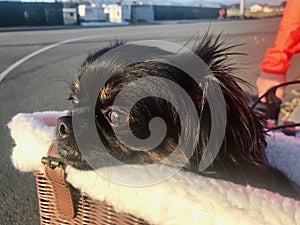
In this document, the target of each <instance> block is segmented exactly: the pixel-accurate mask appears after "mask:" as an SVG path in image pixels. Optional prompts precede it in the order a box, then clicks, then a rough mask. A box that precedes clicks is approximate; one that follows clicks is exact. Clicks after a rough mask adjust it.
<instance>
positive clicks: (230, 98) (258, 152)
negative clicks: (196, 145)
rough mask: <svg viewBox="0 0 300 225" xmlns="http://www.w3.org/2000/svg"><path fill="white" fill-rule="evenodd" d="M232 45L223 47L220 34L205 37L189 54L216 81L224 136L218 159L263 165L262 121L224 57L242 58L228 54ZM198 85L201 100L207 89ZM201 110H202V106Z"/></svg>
mask: <svg viewBox="0 0 300 225" xmlns="http://www.w3.org/2000/svg"><path fill="white" fill-rule="evenodd" d="M236 46H237V45H232V46H228V45H227V46H226V44H225V42H224V41H221V36H220V35H219V36H216V37H214V36H212V35H208V34H207V35H205V37H204V39H203V40H201V41H198V42H197V43H196V44H195V45H194V48H193V51H194V53H195V54H197V55H198V56H199V57H200V58H201V59H202V60H203V61H204V62H205V63H206V64H207V66H208V68H209V69H210V71H211V72H212V74H213V75H212V76H208V77H207V78H208V80H209V79H213V80H214V81H216V82H217V84H218V85H219V87H220V88H221V90H222V93H223V96H224V100H225V104H226V106H225V107H226V117H227V125H226V133H225V138H224V142H223V145H222V148H223V149H221V150H220V152H219V156H220V157H221V158H231V160H232V161H233V162H236V163H237V164H239V162H240V163H247V162H248V163H249V164H250V165H253V164H265V161H266V159H265V154H264V149H265V146H266V142H265V137H264V125H265V121H264V120H263V119H262V118H261V117H260V115H259V114H258V113H257V112H256V111H255V110H254V109H252V108H250V107H249V106H248V104H247V101H246V96H245V92H244V91H243V90H242V88H241V87H240V86H239V84H238V83H243V84H246V85H247V84H248V83H247V82H246V81H244V80H242V79H240V78H238V77H237V76H235V75H234V73H237V69H235V66H234V64H232V63H229V62H228V60H227V59H228V56H231V55H243V54H241V53H235V52H233V51H232V49H234V47H236ZM204 82H205V81H204ZM248 85H250V84H248ZM201 86H202V87H204V88H203V90H202V91H203V96H204V98H205V96H206V92H207V91H209V90H208V89H205V87H206V86H207V85H201ZM207 102H208V101H203V103H204V104H209V103H207ZM203 107H204V108H205V106H203ZM206 108H207V110H206V111H209V107H206ZM205 113H208V114H209V112H203V115H204V114H205ZM206 115H207V114H206ZM202 119H204V118H202ZM201 132H202V131H201ZM204 132H205V131H204ZM208 135H209V134H208Z"/></svg>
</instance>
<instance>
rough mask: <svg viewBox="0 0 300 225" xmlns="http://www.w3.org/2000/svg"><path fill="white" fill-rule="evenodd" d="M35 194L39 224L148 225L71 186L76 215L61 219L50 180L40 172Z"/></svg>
mask: <svg viewBox="0 0 300 225" xmlns="http://www.w3.org/2000/svg"><path fill="white" fill-rule="evenodd" d="M34 175H35V177H36V186H37V194H38V199H39V209H40V222H41V225H46V224H51V225H56V224H60V225H81V224H82V225H86V224H89V225H90V224H97V225H98V224H99V225H102V224H103V225H115V224H122V225H133V224H141V225H148V224H149V223H147V222H146V221H144V220H143V219H139V218H137V217H135V216H132V215H130V214H127V213H117V212H116V211H115V210H114V209H113V207H112V206H110V205H108V204H107V203H105V202H100V201H95V200H92V199H91V198H89V197H88V196H86V195H85V194H83V193H80V192H79V191H78V190H77V189H75V188H74V187H72V186H71V193H72V197H73V200H74V207H75V212H76V217H75V218H74V219H72V220H71V221H67V220H64V219H62V218H61V217H60V216H59V215H58V214H57V213H56V208H55V198H54V193H53V190H52V185H51V182H50V181H49V180H48V179H47V178H46V177H45V175H44V174H43V173H41V172H35V174H34Z"/></svg>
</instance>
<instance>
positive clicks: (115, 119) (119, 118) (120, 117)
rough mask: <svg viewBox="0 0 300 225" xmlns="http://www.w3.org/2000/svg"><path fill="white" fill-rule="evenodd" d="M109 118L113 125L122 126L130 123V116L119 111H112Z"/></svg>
mask: <svg viewBox="0 0 300 225" xmlns="http://www.w3.org/2000/svg"><path fill="white" fill-rule="evenodd" d="M108 118H109V120H110V122H111V123H112V124H113V125H122V124H124V123H126V122H128V121H129V117H128V115H126V114H124V113H121V112H118V111H110V112H109V113H108Z"/></svg>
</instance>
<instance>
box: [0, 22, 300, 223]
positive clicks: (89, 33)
mask: <svg viewBox="0 0 300 225" xmlns="http://www.w3.org/2000/svg"><path fill="white" fill-rule="evenodd" d="M279 21H280V19H279V18H275V19H263V20H244V21H202V22H201V21H200V22H193V23H183V24H160V25H146V26H123V27H105V28H81V29H55V30H52V29H50V30H34V31H29V30H27V31H10V32H0V54H1V55H0V72H1V75H0V144H1V145H0V146H1V147H0V166H1V169H0V180H1V182H0V196H1V201H0V224H4V225H6V224H39V215H38V202H37V198H36V190H35V181H34V177H33V175H32V174H30V173H20V172H18V171H17V170H15V169H14V167H13V165H12V164H11V161H10V155H11V149H12V146H13V141H12V139H11V138H10V135H9V131H8V129H7V127H6V124H7V123H8V122H9V121H10V119H11V118H12V117H13V116H14V115H15V114H17V113H19V112H26V113H31V112H35V111H46V110H65V109H66V108H68V107H69V105H70V104H69V102H68V101H67V100H66V99H67V97H68V93H69V92H70V90H69V84H70V82H72V79H73V76H74V74H75V72H76V70H77V69H78V68H79V66H80V64H81V62H82V60H83V59H84V58H85V57H86V56H87V55H88V53H90V52H93V51H95V50H96V49H99V48H101V47H104V46H106V45H108V44H109V43H110V42H111V41H113V40H116V39H117V40H120V39H122V40H127V41H128V42H130V41H141V40H156V41H169V42H174V43H177V44H181V45H182V44H185V43H186V41H187V40H189V39H190V37H192V36H193V35H196V36H197V35H199V36H203V35H204V34H205V33H206V32H207V31H208V30H209V32H210V33H214V34H219V33H220V32H223V38H224V39H226V40H227V42H228V44H242V46H240V47H237V48H236V51H238V52H243V53H246V54H247V56H235V57H233V58H232V59H231V60H232V62H234V63H236V66H237V67H238V68H239V69H238V70H237V71H236V75H238V76H239V77H241V78H243V79H245V80H247V81H248V82H250V83H252V84H254V82H255V79H256V76H257V74H258V72H259V68H258V63H259V62H260V61H261V60H262V58H263V54H264V51H265V49H266V48H267V47H268V46H269V45H271V43H272V42H273V41H274V38H275V33H276V30H277V28H278V25H279ZM191 43H192V42H191ZM191 43H190V44H191ZM37 51H38V52H37ZM30 54H31V55H30ZM20 60H21V61H20ZM297 61H298V62H299V61H300V57H299V56H296V57H294V58H293V60H292V67H291V69H290V70H289V74H288V78H289V80H292V79H294V78H296V77H300V74H299V71H300V64H299V63H298V65H297V63H296V62H297Z"/></svg>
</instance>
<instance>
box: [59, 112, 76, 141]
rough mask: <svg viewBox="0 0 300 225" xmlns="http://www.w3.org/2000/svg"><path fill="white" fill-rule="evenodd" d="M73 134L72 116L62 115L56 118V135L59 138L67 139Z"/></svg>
mask: <svg viewBox="0 0 300 225" xmlns="http://www.w3.org/2000/svg"><path fill="white" fill-rule="evenodd" d="M72 134H73V127H72V117H71V116H62V117H59V118H58V120H57V136H58V138H59V139H67V138H69V137H70V136H71V135H72Z"/></svg>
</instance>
